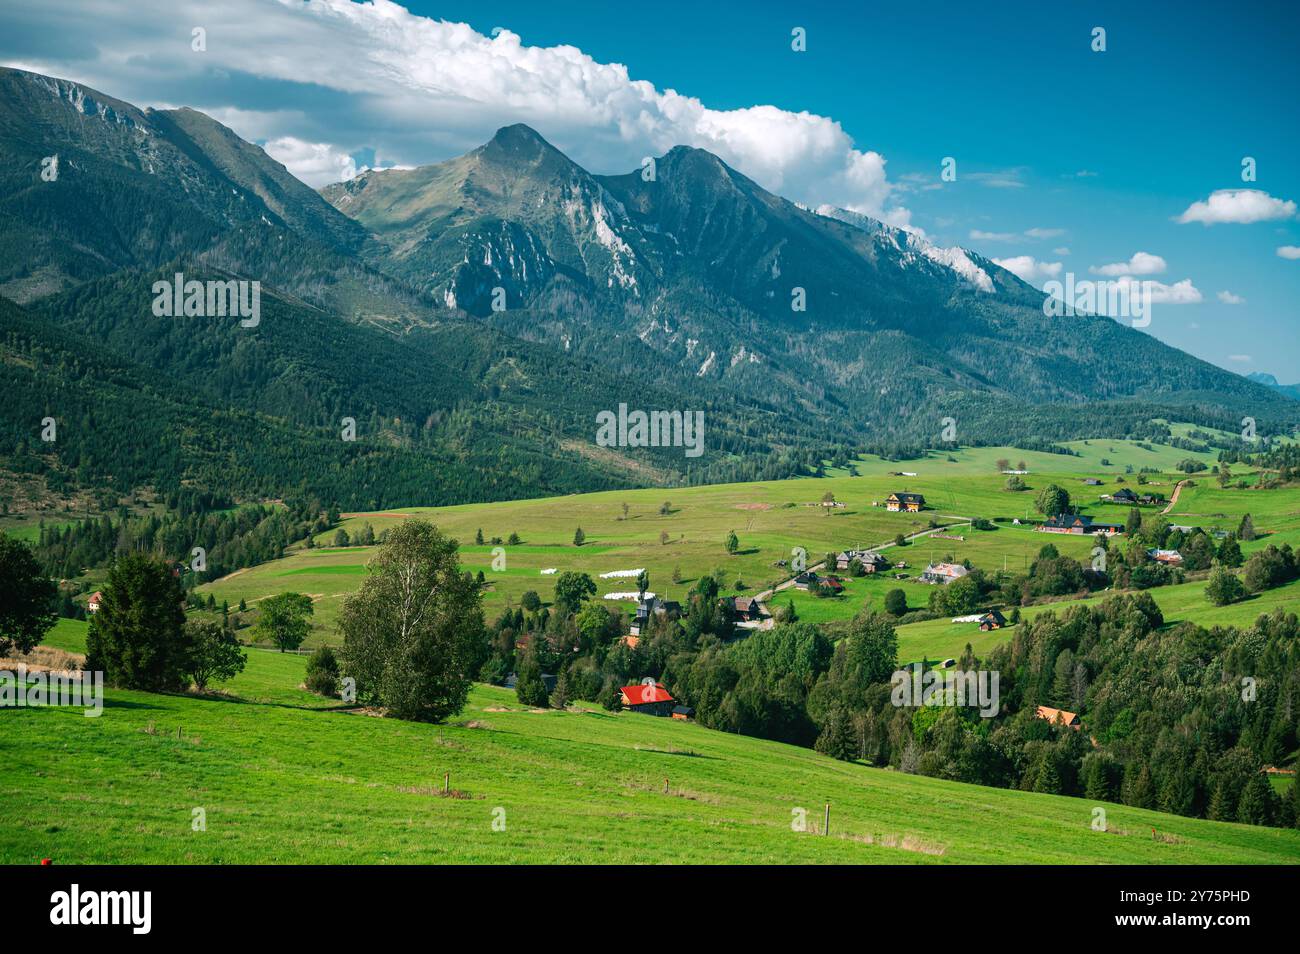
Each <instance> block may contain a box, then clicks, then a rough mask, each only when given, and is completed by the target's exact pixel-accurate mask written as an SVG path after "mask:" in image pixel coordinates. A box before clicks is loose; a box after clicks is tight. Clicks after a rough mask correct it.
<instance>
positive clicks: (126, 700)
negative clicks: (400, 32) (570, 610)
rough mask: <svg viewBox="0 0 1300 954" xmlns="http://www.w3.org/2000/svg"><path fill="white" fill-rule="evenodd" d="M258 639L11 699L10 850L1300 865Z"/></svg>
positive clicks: (1210, 834)
mask: <svg viewBox="0 0 1300 954" xmlns="http://www.w3.org/2000/svg"><path fill="white" fill-rule="evenodd" d="M83 633H84V625H83V624H75V623H69V622H64V623H62V624H60V627H59V629H58V630H57V631H56V632H55V634H53V636H52V637H51V640H50V641H51V643H54V644H57V645H58V646H60V647H61V648H65V649H70V650H75V649H77V648H78V647H79V646H80V645H81V640H82V639H83ZM249 656H250V658H249V664H248V668H247V670H246V671H245V672H244V673H243V674H242V675H241V676H239V677H238V678H236V679H235V680H233V681H232V682H231V683H229V684H227V685H226V686H225V687H223V689H224V692H225V695H224V696H221V697H216V698H207V699H202V698H196V697H192V696H162V695H151V694H146V693H138V692H125V691H112V690H110V691H109V693H108V705H107V706H106V708H105V710H104V713H103V715H102V716H101V717H100V718H98V719H87V718H84V717H83V716H82V715H81V713H80V712H78V711H74V710H57V709H17V710H12V711H9V712H6V713H5V715H4V718H5V719H6V720H7V722H6V726H5V731H4V732H3V733H0V754H2V755H3V758H4V760H5V764H6V768H7V771H6V772H5V774H4V776H3V778H2V779H0V863H15V864H16V863H22V864H26V863H31V862H32V861H34V860H36V859H39V858H42V857H49V858H53V859H54V860H55V861H56V863H65V864H67V863H74V862H100V863H114V862H128V863H144V862H163V863H239V862H282V863H288V862H312V863H322V862H324V863H388V862H393V863H399V862H422V863H444V862H452V863H455V862H460V863H469V862H491V863H514V862H589V863H661V862H673V863H691V862H710V863H713V862H721V863H759V864H762V863H805V864H809V863H849V862H852V863H957V864H960V863H1049V864H1051V863H1066V862H1075V863H1104V864H1144V863H1168V864H1214V863H1225V864H1237V863H1245V864H1268V863H1279V864H1295V863H1297V862H1300V832H1297V831H1292V830H1277V829H1265V828H1257V827H1250V826H1244V825H1234V824H1224V823H1218V822H1209V821H1201V820H1195V819H1187V818H1181V817H1177V816H1171V815H1164V814H1159V813H1155V812H1149V811H1144V810H1139V809H1132V808H1126V807H1124V806H1120V805H1106V806H1104V808H1105V811H1106V816H1107V821H1108V824H1109V827H1110V829H1111V830H1110V831H1109V832H1108V833H1101V832H1096V831H1093V830H1092V828H1091V822H1092V819H1093V811H1094V809H1095V808H1096V807H1098V806H1096V805H1094V804H1093V803H1091V802H1088V801H1085V800H1081V799H1072V798H1063V797H1058V796H1049V795H1037V794H1032V793H1023V792H1015V791H1003V790H998V789H990V788H981V787H976V786H969V785H962V784H957V783H951V782H942V781H938V780H935V779H929V778H923V777H920V776H911V775H903V774H900V773H897V772H891V771H884V770H877V769H873V768H869V767H866V766H862V765H856V764H850V763H844V762H836V761H833V760H831V759H828V758H825V757H823V756H820V755H818V754H816V753H814V752H812V751H809V750H806V749H800V748H794V747H790V746H785V745H780V744H776V743H772V742H765V741H761V740H757V739H750V738H745V737H742V736H734V735H728V734H725V733H719V732H713V731H710V730H707V729H703V728H700V727H699V726H696V725H693V724H687V723H682V722H674V721H671V720H667V719H656V718H653V717H650V716H641V715H636V714H632V713H619V714H611V713H607V712H603V711H592V710H588V709H572V710H569V711H565V712H558V711H549V712H531V711H527V710H524V709H522V708H520V707H519V706H518V704H517V703H516V702H515V700H514V696H513V694H512V693H509V692H507V691H504V690H499V689H492V688H477V689H475V691H474V692H473V693H472V695H471V698H470V703H469V706H468V707H467V708H466V710H465V711H464V712H462V713H461V714H460V716H459V717H458V718H457V719H456V720H455V724H453V725H448V726H443V727H439V726H429V725H416V724H411V723H400V722H396V721H392V720H387V719H379V718H368V717H366V716H364V715H358V714H348V713H344V712H339V711H329V710H328V704H327V703H325V702H324V701H323V700H320V699H318V698H316V697H314V696H310V695H308V694H306V693H305V692H302V691H300V690H298V689H296V688H295V687H296V686H297V685H298V683H299V681H300V680H301V678H302V668H303V660H302V658H301V657H297V656H289V655H280V654H277V653H272V652H264V651H258V650H253V651H251V652H250V654H249ZM445 773H450V775H451V787H452V789H453V791H454V797H443V796H442V795H441V794H439V790H440V789H441V787H442V784H443V779H444V775H445ZM665 780H666V781H667V792H665ZM828 802H829V803H830V804H831V806H832V808H831V834H830V837H825V838H823V837H818V836H817V834H815V833H814V832H815V831H816V830H817V829H819V828H820V825H821V819H822V811H823V807H824V806H825V804H826V803H828ZM200 808H201V809H203V810H204V812H205V813H206V822H207V830H206V831H194V830H192V819H193V818H194V810H195V809H200ZM796 809H806V811H807V828H808V831H805V832H797V831H794V830H792V826H791V821H792V818H793V817H795V816H794V815H792V812H794V810H796ZM502 811H503V812H504V815H503V814H502ZM501 818H504V821H505V830H504V831H499V830H494V828H493V822H494V820H500V819H501ZM1153 829H1154V833H1153Z"/></svg>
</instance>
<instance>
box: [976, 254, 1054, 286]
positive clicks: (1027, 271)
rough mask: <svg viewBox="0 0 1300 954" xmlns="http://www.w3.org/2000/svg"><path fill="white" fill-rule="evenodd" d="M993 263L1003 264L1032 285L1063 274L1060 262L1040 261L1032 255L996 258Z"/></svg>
mask: <svg viewBox="0 0 1300 954" xmlns="http://www.w3.org/2000/svg"><path fill="white" fill-rule="evenodd" d="M993 264H995V265H1000V266H1002V267H1003V268H1005V269H1006V270H1007V271H1009V272H1010V273H1011V274H1013V275H1015V276H1016V277H1017V278H1019V279H1020V280H1021V281H1024V282H1028V283H1029V284H1031V285H1037V284H1039V283H1040V282H1045V281H1047V280H1048V279H1049V278H1055V277H1056V276H1057V275H1059V274H1061V263H1060V262H1040V261H1037V260H1036V259H1035V258H1034V257H1033V256H1032V255H1016V256H1013V257H1012V258H995V259H993Z"/></svg>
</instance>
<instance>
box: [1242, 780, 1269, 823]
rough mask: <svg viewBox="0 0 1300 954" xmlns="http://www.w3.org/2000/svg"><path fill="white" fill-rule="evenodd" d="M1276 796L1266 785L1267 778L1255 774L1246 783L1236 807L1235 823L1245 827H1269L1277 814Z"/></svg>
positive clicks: (1267, 784)
mask: <svg viewBox="0 0 1300 954" xmlns="http://www.w3.org/2000/svg"><path fill="white" fill-rule="evenodd" d="M1277 800H1278V798H1277V795H1275V794H1274V792H1273V786H1272V785H1270V784H1269V783H1268V776H1267V775H1265V774H1264V773H1263V772H1256V773H1255V774H1254V775H1252V776H1251V778H1250V781H1249V782H1247V783H1246V789H1245V791H1243V792H1242V793H1241V804H1239V805H1238V806H1237V821H1239V822H1241V823H1242V824H1245V825H1271V824H1273V819H1274V817H1275V816H1276V814H1277V807H1278V806H1277V805H1276V802H1277Z"/></svg>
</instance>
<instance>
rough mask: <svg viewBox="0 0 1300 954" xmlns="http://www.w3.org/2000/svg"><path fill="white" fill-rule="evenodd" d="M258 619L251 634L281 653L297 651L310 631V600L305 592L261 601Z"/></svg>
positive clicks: (281, 595)
mask: <svg viewBox="0 0 1300 954" xmlns="http://www.w3.org/2000/svg"><path fill="white" fill-rule="evenodd" d="M259 609H260V610H261V616H259V617H258V620H257V625H256V626H254V627H253V632H254V633H255V634H257V637H258V638H259V639H265V640H266V641H268V642H270V643H272V644H274V645H275V646H276V647H278V648H279V650H280V652H284V651H285V650H286V649H297V648H298V647H299V646H301V645H302V643H303V640H305V639H306V638H307V634H308V633H309V632H311V623H309V622H308V621H307V617H309V616H311V615H312V613H313V610H312V605H311V597H310V596H307V595H306V594H304V593H279V594H277V595H275V596H271V597H268V598H266V599H264V600H262V603H261V606H260V607H259Z"/></svg>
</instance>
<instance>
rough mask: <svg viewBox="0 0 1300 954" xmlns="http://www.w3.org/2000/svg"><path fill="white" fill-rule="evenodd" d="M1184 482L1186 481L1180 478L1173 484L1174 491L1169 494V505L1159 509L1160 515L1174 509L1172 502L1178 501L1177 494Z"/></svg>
mask: <svg viewBox="0 0 1300 954" xmlns="http://www.w3.org/2000/svg"><path fill="white" fill-rule="evenodd" d="M1185 483H1187V481H1186V480H1180V481H1178V483H1176V484H1174V492H1173V493H1172V494H1170V495H1169V506H1168V507H1166V508H1165V509H1164V510H1161V511H1160V514H1161V516H1163V515H1165V514H1167V513H1168V512H1169V511H1171V510H1173V509H1174V504H1176V503H1178V495H1179V493H1181V492H1182V489H1183V484H1185Z"/></svg>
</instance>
